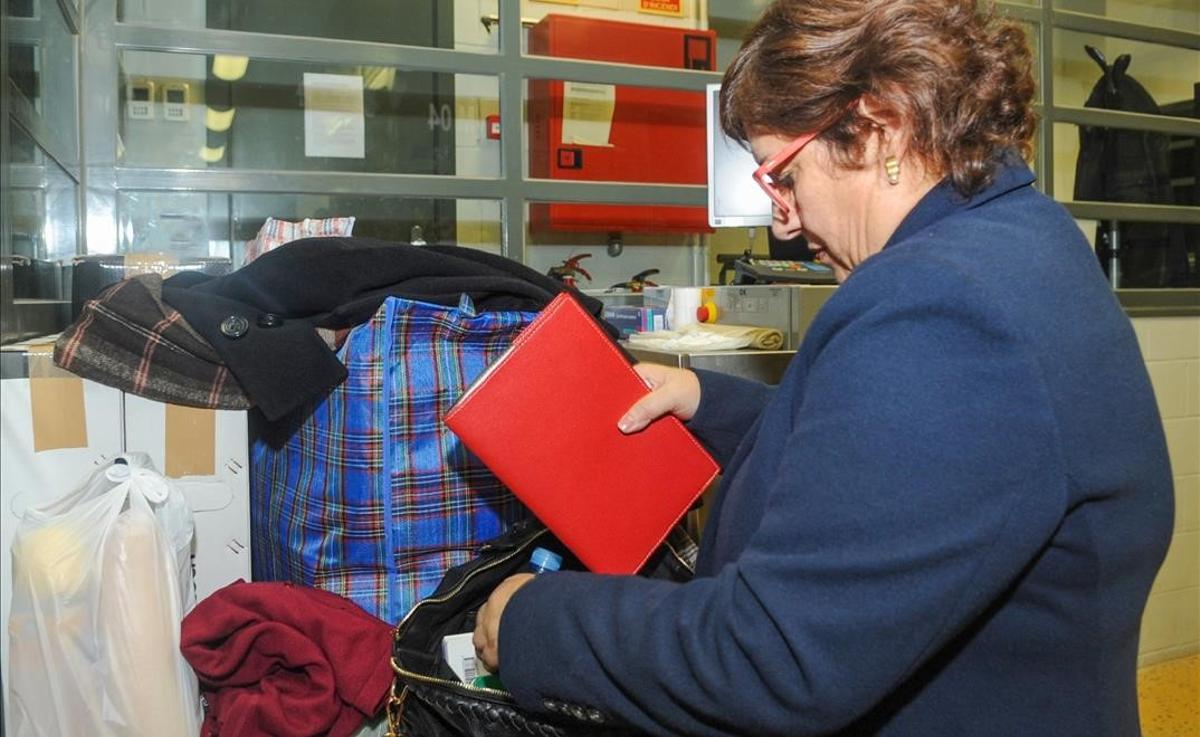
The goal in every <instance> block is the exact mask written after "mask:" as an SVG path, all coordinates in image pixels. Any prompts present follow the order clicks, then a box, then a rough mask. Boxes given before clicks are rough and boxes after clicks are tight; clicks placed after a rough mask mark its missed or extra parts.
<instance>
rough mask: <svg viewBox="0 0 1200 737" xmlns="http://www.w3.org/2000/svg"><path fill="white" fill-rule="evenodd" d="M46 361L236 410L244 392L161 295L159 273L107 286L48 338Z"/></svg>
mask: <svg viewBox="0 0 1200 737" xmlns="http://www.w3.org/2000/svg"><path fill="white" fill-rule="evenodd" d="M54 363H55V364H57V365H58V366H60V367H61V368H64V369H66V370H68V371H70V372H72V373H74V374H77V375H78V376H82V377H83V378H85V379H91V380H92V381H97V382H99V383H101V384H105V385H107V386H115V387H117V388H118V389H121V390H122V391H126V392H130V393H131V394H136V395H138V396H142V397H147V398H149V399H153V400H156V401H159V402H171V403H173V404H182V405H186V406H189V407H208V408H217V409H231V410H241V409H248V408H249V407H250V400H249V399H248V398H247V397H246V394H245V392H244V391H242V387H241V385H239V384H238V382H237V380H236V379H235V378H234V377H233V375H232V374H231V373H230V372H229V369H228V367H226V366H225V364H224V363H223V362H222V361H221V357H220V356H218V355H217V352H216V351H215V350H213V348H212V346H211V345H209V343H208V341H206V340H205V339H204V338H203V337H201V335H200V334H199V333H197V332H196V331H195V329H193V328H192V326H191V325H189V324H188V322H187V320H185V319H184V318H183V315H181V314H180V313H179V312H178V311H177V310H175V309H174V308H173V307H171V306H170V305H168V304H167V303H165V302H163V299H162V276H160V275H159V274H140V275H138V276H133V277H130V278H128V279H125V280H123V281H119V282H117V283H116V284H113V285H112V286H110V287H108V288H107V289H106V290H104V291H103V292H102V293H101V294H100V295H98V296H97V298H96V299H92V300H88V301H87V303H86V304H85V305H84V307H83V311H82V313H81V314H80V316H79V319H78V320H76V321H75V322H74V323H73V324H72V325H71V326H70V327H69V328H67V329H66V330H65V331H64V332H63V333H62V334H61V335H60V336H59V337H58V340H56V341H55V344H54Z"/></svg>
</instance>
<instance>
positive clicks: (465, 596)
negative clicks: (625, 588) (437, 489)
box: [387, 521, 695, 737]
mask: <svg viewBox="0 0 1200 737" xmlns="http://www.w3.org/2000/svg"><path fill="white" fill-rule="evenodd" d="M535 547H543V548H547V549H550V550H553V551H555V552H557V553H559V554H561V555H562V556H563V569H564V570H568V569H571V568H575V569H579V570H583V566H582V565H581V564H580V563H579V562H578V560H577V559H576V558H575V557H574V556H572V555H571V554H570V552H569V551H567V550H566V548H565V547H564V546H563V545H562V543H561V542H559V541H558V539H557V538H555V537H554V536H553V535H552V534H551V533H550V531H549V530H547V529H546V528H545V527H543V526H541V525H540V524H539V523H537V522H534V521H527V522H522V523H518V524H517V525H515V526H514V527H513V528H512V529H511V530H510V531H509V532H507V533H505V534H504V535H502V536H500V537H499V538H497V539H495V540H493V541H491V542H489V543H487V544H486V545H484V546H483V547H482V548H481V549H480V551H479V557H477V558H475V559H473V560H471V561H469V562H467V563H464V564H463V565H461V566H457V567H455V568H452V569H450V570H449V571H448V572H447V573H446V575H445V577H444V578H443V579H442V582H441V583H440V584H439V585H438V588H437V590H436V591H434V593H433V594H432V595H430V596H429V597H428V598H426V599H423V600H421V601H420V602H418V603H417V604H416V606H414V607H413V608H412V610H410V611H409V613H408V614H407V615H406V616H405V617H404V619H403V620H401V622H400V624H399V625H397V626H396V631H395V639H394V641H393V644H392V670H393V672H394V673H395V679H394V681H393V683H392V691H391V695H390V697H389V699H388V705H387V713H388V735H389V737H631V736H632V735H636V734H638V732H636V731H634V730H633V729H631V728H629V727H624V726H613V725H611V724H597V723H595V719H596V718H597V717H598V716H599V713H598V712H595V711H592V710H583V709H573V710H564V712H563V713H555V714H540V713H539V714H533V713H530V712H526V711H525V710H523V709H521V707H519V706H517V704H516V702H515V701H514V700H513V697H512V695H511V694H510V693H509V692H508V691H505V690H503V689H500V688H485V687H480V686H474V685H471V684H468V683H464V682H462V681H460V680H459V679H458V677H457V676H455V675H454V672H453V671H452V670H451V669H450V667H449V666H448V665H447V664H446V663H445V662H444V661H443V660H442V657H441V642H442V637H443V636H445V635H450V634H455V633H460V632H470V631H472V630H474V628H475V615H476V613H477V612H478V610H479V607H481V606H482V605H483V604H484V602H486V601H487V598H488V596H489V595H490V594H491V593H492V590H493V589H495V588H496V586H497V585H499V584H500V582H501V581H503V580H504V579H505V578H507V577H509V576H511V575H513V574H515V573H520V572H522V571H524V570H526V566H527V565H528V563H529V555H530V553H531V552H532V551H533V549H534V548H535ZM694 560H695V544H694V543H692V541H691V539H690V538H688V537H687V534H686V533H685V532H684V531H683V530H682V528H680V527H676V528H675V529H674V530H673V531H672V533H671V535H669V536H668V538H667V540H666V541H665V542H664V543H663V545H662V546H661V547H660V549H659V550H658V551H657V552H656V553H655V555H654V556H653V557H652V558H651V560H650V561H649V562H648V563H647V564H646V566H645V567H644V568H643V570H642V573H641V575H644V576H649V577H651V578H665V579H669V580H674V581H686V580H688V579H690V578H691V577H692V572H693V567H692V564H693V563H694ZM551 575H553V574H551Z"/></svg>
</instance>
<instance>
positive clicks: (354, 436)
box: [250, 296, 536, 623]
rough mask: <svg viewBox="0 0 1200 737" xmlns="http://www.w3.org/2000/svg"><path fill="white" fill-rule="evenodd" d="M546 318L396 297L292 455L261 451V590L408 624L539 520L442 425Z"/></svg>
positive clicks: (255, 488) (356, 336)
mask: <svg viewBox="0 0 1200 737" xmlns="http://www.w3.org/2000/svg"><path fill="white" fill-rule="evenodd" d="M535 315H536V313H532V312H485V313H480V314H476V313H475V311H474V309H473V307H472V306H471V304H470V300H469V299H467V298H466V297H465V296H464V298H463V302H462V303H460V304H459V306H458V308H451V307H444V306H440V305H433V304H426V303H423V302H414V301H410V300H404V299H397V298H388V299H387V300H386V301H385V302H384V303H383V305H381V306H380V308H379V310H378V311H377V312H376V313H375V315H374V317H373V318H372V319H371V320H370V321H369V322H367V323H364V324H363V325H360V326H358V327H356V328H355V329H354V330H353V331H351V333H350V335H349V337H348V339H347V340H346V343H345V345H343V346H342V348H341V350H340V352H339V358H341V360H342V362H343V363H345V365H346V368H347V370H348V371H349V376H348V378H347V379H346V381H345V382H344V383H342V384H341V385H340V386H338V387H337V388H335V389H334V390H333V391H332V392H331V393H330V394H329V395H328V396H327V397H325V398H324V399H323V400H322V401H320V402H319V403H318V404H317V405H316V406H315V408H314V409H313V411H312V413H311V415H309V416H308V418H307V419H306V420H305V421H304V422H303V424H302V425H301V426H300V427H299V429H298V430H297V431H296V432H294V433H293V434H292V435H291V436H290V438H289V439H288V440H287V441H286V443H284V444H283V445H282V447H272V446H271V445H270V444H268V443H266V442H264V441H262V440H258V441H256V442H255V443H254V445H253V447H252V449H251V489H250V499H251V518H252V523H253V535H252V560H253V569H254V570H253V572H254V578H255V579H256V580H270V581H280V580H282V581H292V582H294V583H298V584H304V585H307V586H315V587H317V588H322V589H326V590H328V591H332V592H334V593H337V594H340V595H342V596H345V597H347V598H349V599H351V600H352V601H354V602H355V603H356V604H358V605H359V606H361V607H362V608H363V609H365V610H367V611H368V612H371V613H372V614H374V615H376V616H377V617H379V618H381V619H383V620H385V621H388V622H392V623H395V622H398V621H399V620H400V619H401V618H402V617H403V616H404V614H405V613H406V612H407V611H408V610H409V609H410V608H411V607H412V605H413V604H415V603H416V602H417V601H419V600H420V599H421V598H423V597H425V596H427V595H428V594H430V593H431V592H432V591H433V590H434V588H436V587H437V584H438V582H439V581H440V580H441V578H442V576H443V575H444V574H445V573H446V571H447V570H449V569H450V568H453V567H454V566H457V565H460V564H462V563H465V562H466V561H468V560H470V559H471V558H473V557H474V556H475V555H476V552H477V550H478V548H479V546H480V545H481V544H482V543H483V542H486V541H487V540H490V539H492V538H494V537H496V536H497V535H499V534H501V533H502V532H504V531H505V530H507V529H508V528H509V527H510V526H511V525H512V524H513V523H514V522H516V521H518V520H520V519H524V518H526V517H528V516H529V513H528V512H527V511H526V509H525V508H524V506H523V505H521V504H520V502H518V501H517V500H516V499H515V498H514V497H513V496H512V494H511V493H510V492H509V491H508V490H507V489H506V488H504V487H503V486H502V485H501V484H500V482H499V481H497V480H496V478H495V476H493V475H492V473H491V472H490V471H488V470H487V468H485V467H484V466H483V464H482V463H480V461H479V460H478V459H477V458H475V456H474V455H472V454H470V453H468V452H467V450H466V448H465V447H464V446H463V445H462V444H461V442H459V440H458V438H457V437H455V435H454V434H453V433H451V432H450V430H449V429H448V428H446V426H445V425H444V424H443V423H442V417H443V416H444V415H445V413H446V412H447V411H448V410H449V409H450V407H451V405H453V404H454V402H455V401H456V400H457V399H458V397H459V396H461V395H462V393H463V392H464V391H466V389H467V387H469V386H470V385H471V383H472V382H473V381H474V380H475V378H476V377H478V376H479V375H480V374H481V373H482V372H483V371H484V369H485V368H487V366H488V364H490V363H491V362H492V361H494V360H495V359H496V358H498V357H499V356H500V354H501V353H503V352H504V350H505V349H506V348H508V346H509V344H510V343H511V342H512V339H513V338H514V337H515V336H516V335H517V333H518V332H520V330H521V329H522V328H524V327H525V326H526V325H528V324H529V322H530V321H532V320H533V318H534V317H535Z"/></svg>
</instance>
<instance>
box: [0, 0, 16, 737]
mask: <svg viewBox="0 0 1200 737" xmlns="http://www.w3.org/2000/svg"><path fill="white" fill-rule="evenodd" d="M0 19H3V21H4V22H3V23H0V85H2V89H4V90H7V89H8V87H9V85H10V84H11V83H10V82H9V79H8V34H9V18H8V0H0ZM10 99H11V95H9V94H7V93H6V94H3V95H0V343H7V342H8V341H9V340H10V339H11V338H10V336H15V335H16V327H17V325H16V319H17V318H16V315H15V314H13V310H12V303H13V272H12V240H11V234H10V233H9V228H10V226H9V214H8V200H9V183H8V178H9V174H10V172H11V170H12V165H11V158H12V154H11V153H10V150H11V149H10V148H9V143H8V136H9V126H10V123H9V116H8V107H9V100H10ZM2 703H3V697H2V695H0V704H2ZM0 711H2V708H0ZM2 728H3V722H2V721H0V731H2Z"/></svg>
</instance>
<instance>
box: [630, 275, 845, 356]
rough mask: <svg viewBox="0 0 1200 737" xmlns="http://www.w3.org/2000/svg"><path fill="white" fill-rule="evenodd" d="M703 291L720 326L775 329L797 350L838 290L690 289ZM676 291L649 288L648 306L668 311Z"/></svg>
mask: <svg viewBox="0 0 1200 737" xmlns="http://www.w3.org/2000/svg"><path fill="white" fill-rule="evenodd" d="M697 288H699V289H702V290H703V292H702V293H703V294H706V295H710V296H709V297H708V300H706V301H712V302H714V303H715V304H716V305H717V320H716V322H717V323H718V324H722V325H753V326H755V327H766V328H775V329H776V330H779V331H780V332H782V333H783V341H784V342H783V348H784V349H785V350H795V349H796V348H798V347H799V346H800V341H801V339H802V338H803V337H804V333H805V332H806V331H807V330H808V326H809V325H810V324H811V323H812V320H813V317H814V316H815V315H816V314H817V311H818V310H819V309H820V308H821V305H823V304H825V300H827V299H829V297H830V295H832V294H833V291H834V290H835V289H836V288H837V286H836V285H833V284H828V285H827V284H754V285H747V286H733V285H728V286H716V287H688V289H697ZM673 289H675V288H674V287H648V288H647V289H646V291H645V293H644V295H643V298H644V301H645V304H647V305H650V306H657V307H663V308H666V307H667V306H668V305H669V304H670V300H671V292H672V291H673Z"/></svg>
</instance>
